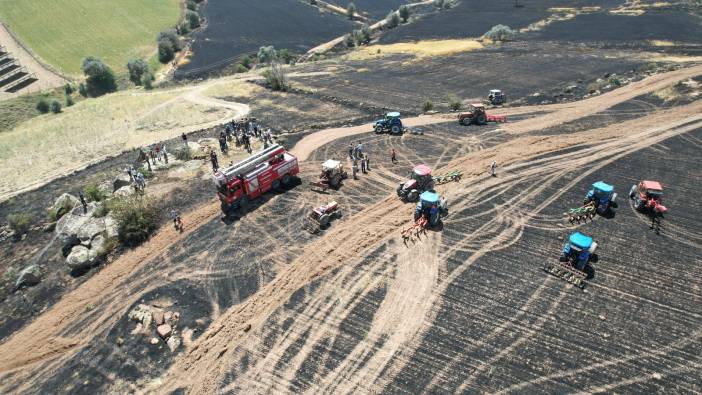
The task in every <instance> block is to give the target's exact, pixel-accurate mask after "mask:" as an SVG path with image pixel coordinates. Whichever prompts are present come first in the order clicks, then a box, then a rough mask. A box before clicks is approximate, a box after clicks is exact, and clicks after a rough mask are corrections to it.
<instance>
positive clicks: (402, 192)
mask: <svg viewBox="0 0 702 395" xmlns="http://www.w3.org/2000/svg"><path fill="white" fill-rule="evenodd" d="M404 195H405V194H404V191H403V189H402V185H400V186H399V187H397V196H399V197H404Z"/></svg>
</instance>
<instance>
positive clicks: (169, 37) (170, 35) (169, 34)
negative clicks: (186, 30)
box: [156, 29, 180, 52]
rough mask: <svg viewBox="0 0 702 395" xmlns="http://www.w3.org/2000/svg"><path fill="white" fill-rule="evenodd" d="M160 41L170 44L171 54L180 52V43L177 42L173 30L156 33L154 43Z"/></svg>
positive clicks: (176, 36)
mask: <svg viewBox="0 0 702 395" xmlns="http://www.w3.org/2000/svg"><path fill="white" fill-rule="evenodd" d="M161 41H166V42H168V43H170V44H171V48H172V49H173V52H178V51H180V41H179V40H178V35H177V34H176V32H175V30H172V29H171V30H164V31H162V32H160V33H158V36H156V42H158V43H160V42H161Z"/></svg>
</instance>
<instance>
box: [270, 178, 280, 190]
mask: <svg viewBox="0 0 702 395" xmlns="http://www.w3.org/2000/svg"><path fill="white" fill-rule="evenodd" d="M271 188H273V190H274V191H277V190H279V189H280V180H273V183H272V184H271Z"/></svg>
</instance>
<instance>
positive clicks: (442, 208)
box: [414, 191, 448, 226]
mask: <svg viewBox="0 0 702 395" xmlns="http://www.w3.org/2000/svg"><path fill="white" fill-rule="evenodd" d="M446 214H448V207H447V204H446V200H445V199H440V198H439V194H438V193H436V192H434V191H426V192H422V194H421V195H419V202H417V207H416V208H415V209H414V220H415V221H417V220H419V219H420V218H422V217H424V218H426V219H427V222H428V223H429V225H430V226H437V225H438V224H439V221H440V220H441V217H444V216H446Z"/></svg>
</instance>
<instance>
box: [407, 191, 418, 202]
mask: <svg viewBox="0 0 702 395" xmlns="http://www.w3.org/2000/svg"><path fill="white" fill-rule="evenodd" d="M417 199H419V191H418V190H416V189H413V190H411V191H409V193H408V194H407V200H408V201H410V202H416V201H417Z"/></svg>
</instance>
